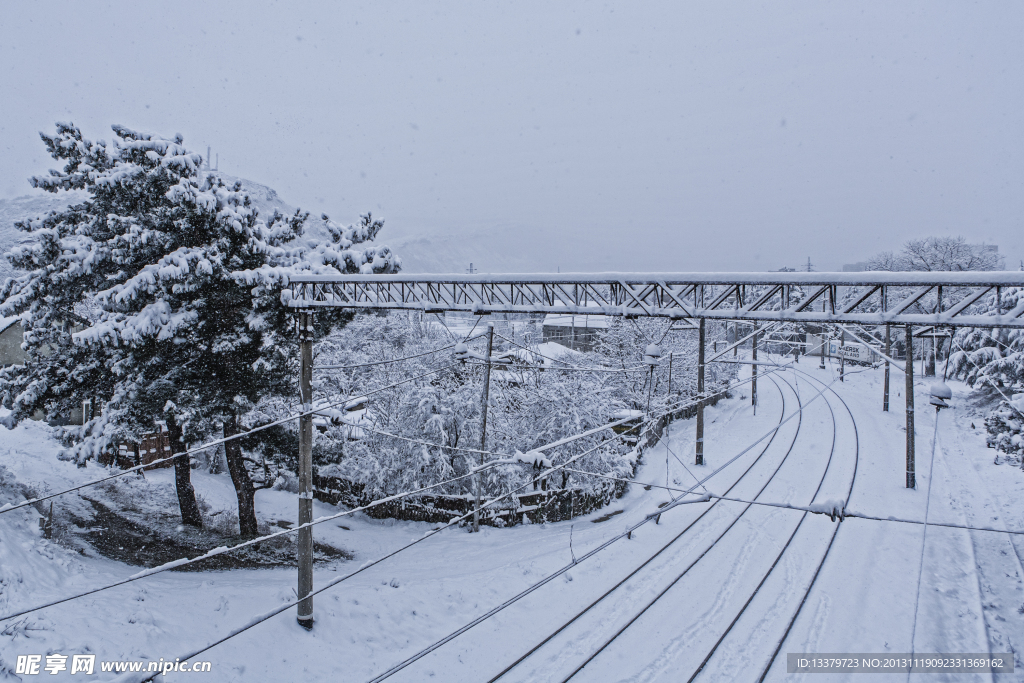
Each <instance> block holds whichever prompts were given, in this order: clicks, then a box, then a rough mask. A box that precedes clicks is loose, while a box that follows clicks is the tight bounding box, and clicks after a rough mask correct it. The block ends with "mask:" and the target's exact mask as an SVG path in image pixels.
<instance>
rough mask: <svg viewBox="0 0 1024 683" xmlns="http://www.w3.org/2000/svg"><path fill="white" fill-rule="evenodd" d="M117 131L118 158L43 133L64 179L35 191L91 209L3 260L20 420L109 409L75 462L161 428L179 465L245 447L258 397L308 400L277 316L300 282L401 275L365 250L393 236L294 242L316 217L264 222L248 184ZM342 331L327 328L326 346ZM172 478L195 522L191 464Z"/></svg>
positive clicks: (367, 223) (178, 143) (242, 481)
mask: <svg viewBox="0 0 1024 683" xmlns="http://www.w3.org/2000/svg"><path fill="white" fill-rule="evenodd" d="M113 129H114V133H115V138H114V140H113V144H112V145H107V144H106V143H105V142H103V141H100V142H96V143H93V142H90V141H89V140H86V139H85V138H84V137H83V136H82V134H81V132H80V131H79V130H78V128H76V127H75V126H74V125H72V124H58V125H57V133H56V134H55V135H53V136H48V135H42V137H43V141H44V143H45V144H46V146H47V149H48V151H49V152H50V154H51V156H53V158H54V159H57V160H60V161H64V162H65V163H66V165H65V167H64V169H63V170H61V171H51V172H50V175H49V176H44V177H36V178H33V179H32V184H33V185H34V186H36V187H39V188H42V189H44V190H47V191H50V192H60V191H65V190H85V191H86V192H88V193H89V198H88V199H87V200H86V201H84V202H82V203H80V204H77V205H75V206H72V207H70V208H69V209H68V210H66V211H63V212H59V213H51V214H50V215H49V216H46V217H45V218H42V219H33V220H26V221H24V222H22V223H20V224H19V225H18V227H19V228H20V229H21V230H24V231H25V232H27V233H29V234H30V235H32V236H33V237H35V240H34V241H32V242H30V243H28V244H25V245H22V246H20V247H17V248H15V249H13V250H12V251H11V252H10V253H8V254H7V257H8V259H9V260H10V261H11V263H12V265H13V266H14V267H16V268H18V269H20V270H22V271H24V272H23V273H21V274H19V275H17V276H16V277H14V278H10V279H8V280H7V281H6V282H5V283H4V285H3V288H2V290H0V300H2V303H0V315H15V314H16V315H21V316H22V320H23V327H24V330H25V333H24V347H25V349H26V352H27V355H28V361H27V362H26V364H25V365H24V366H16V367H12V368H7V369H5V370H4V371H3V372H2V374H0V392H2V397H3V401H4V403H5V405H7V406H9V407H10V408H11V409H12V410H13V417H14V419H15V420H19V419H22V418H24V417H27V416H29V415H31V414H32V413H33V412H34V411H36V410H44V411H45V412H47V413H48V414H50V415H56V414H59V413H61V412H64V411H66V410H67V409H68V408H69V407H70V405H72V404H75V403H77V402H78V401H80V400H82V399H83V398H85V397H90V398H91V397H99V398H102V399H109V403H108V404H107V407H106V409H105V410H104V411H103V413H102V414H100V415H97V416H96V417H94V418H93V419H91V420H89V421H88V422H86V424H84V425H83V426H82V427H80V428H77V429H69V430H67V438H68V440H69V447H68V449H67V450H66V451H65V454H64V456H65V457H68V458H73V459H76V460H79V461H84V460H86V459H88V458H91V457H94V456H96V455H98V454H99V453H101V452H103V451H105V450H108V449H110V448H112V447H114V446H115V444H116V443H117V442H118V441H121V440H128V439H137V438H138V436H139V435H140V434H141V433H144V432H148V431H152V429H153V426H154V420H156V419H164V420H166V422H167V426H168V430H169V432H170V436H171V440H172V444H173V448H174V450H175V452H180V451H181V450H183V444H184V443H186V442H194V441H197V440H199V439H201V438H203V437H206V436H208V435H210V434H212V433H215V432H216V431H218V430H219V429H223V433H224V434H225V435H226V436H234V435H236V434H239V433H241V432H242V431H244V429H245V427H244V426H243V425H244V424H245V422H246V419H245V418H246V414H247V413H249V412H250V411H252V409H253V407H254V406H255V405H256V404H257V403H258V402H259V401H260V400H261V399H264V398H265V397H267V396H270V395H278V396H292V397H294V395H295V394H296V391H295V384H294V382H295V377H296V375H297V372H296V367H295V365H296V361H295V358H296V357H297V354H296V353H295V346H296V336H295V335H294V334H293V333H292V330H291V324H292V322H291V314H290V313H289V310H288V308H287V307H285V306H282V304H281V288H282V286H283V285H285V284H287V282H288V280H289V278H290V277H291V276H292V275H293V274H295V273H299V272H310V271H312V272H319V273H333V274H336V273H344V272H375V273H387V272H394V271H396V270H397V269H398V268H399V267H400V261H399V260H398V259H397V258H395V257H394V256H393V255H392V254H391V252H390V251H389V250H388V249H387V247H368V248H363V249H359V248H356V245H359V244H360V243H362V242H366V241H368V240H371V239H373V238H374V237H375V236H376V234H377V233H378V232H379V230H380V228H381V226H382V222H381V221H379V220H373V219H372V217H371V216H370V215H369V214H367V216H365V217H364V219H363V221H362V222H361V223H360V224H359V225H356V226H351V227H349V228H341V227H338V226H336V225H334V224H333V223H331V222H330V221H328V228H329V229H330V231H331V235H332V241H331V243H329V244H320V245H316V247H315V248H312V249H308V248H304V247H303V245H301V244H300V243H299V242H298V241H297V239H296V238H298V237H299V236H300V235H301V234H302V231H303V226H304V223H305V221H306V219H307V216H308V214H303V213H299V212H296V213H295V214H294V215H291V216H283V215H280V214H279V213H275V214H274V215H273V216H270V217H268V218H267V219H266V220H265V219H264V218H263V217H261V216H260V215H259V212H258V210H257V209H256V208H255V207H254V206H253V204H252V202H251V201H250V199H249V197H248V196H247V195H246V193H245V191H244V189H243V188H242V187H241V184H240V183H235V184H233V185H231V186H227V185H225V184H224V183H223V182H222V181H221V180H220V179H219V178H218V177H217V176H216V175H215V174H208V173H203V172H202V171H201V159H200V157H199V155H198V154H195V153H192V152H189V151H188V150H187V149H186V148H185V147H184V146H183V144H182V143H183V141H182V138H181V136H176V137H175V138H173V139H165V138H162V137H160V136H156V135H150V134H144V133H139V132H135V131H132V130H129V129H127V128H124V127H122V126H114V127H113ZM324 219H325V220H327V217H326V216H325V217H324ZM89 311H92V312H93V313H92V315H91V316H90V315H86V314H85V313H87V312H89ZM344 319H345V315H344V314H341V313H338V312H334V313H323V314H319V315H317V316H316V321H317V332H318V334H321V335H322V334H323V333H325V332H327V331H328V330H329V329H330V328H331V327H332V325H334V324H336V323H338V322H339V321H342V320H344ZM271 436H272V435H271ZM225 450H226V454H227V461H228V467H229V471H230V473H231V478H232V481H233V483H234V485H235V489H236V492H237V495H238V507H239V525H240V530H241V532H242V534H243V535H252V534H255V533H256V518H255V513H254V507H253V495H254V493H255V490H256V484H254V482H253V477H252V475H251V474H250V472H249V469H248V468H247V461H246V456H245V454H244V453H243V449H242V444H240V443H239V440H237V439H236V440H233V441H229V442H228V443H227V444H226V446H225ZM176 474H177V477H176V480H177V483H178V495H179V502H181V507H182V517H183V519H185V520H186V521H188V522H190V523H193V524H196V523H199V516H198V510H196V509H195V500H194V493H193V492H192V487H191V484H190V483H189V481H188V464H187V462H185V459H184V458H179V459H177V460H176ZM267 485H269V484H267Z"/></svg>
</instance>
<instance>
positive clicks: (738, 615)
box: [491, 370, 859, 683]
mask: <svg viewBox="0 0 1024 683" xmlns="http://www.w3.org/2000/svg"><path fill="white" fill-rule="evenodd" d="M797 372H800V373H801V374H803V375H805V376H807V377H809V378H811V379H813V380H814V381H816V382H818V383H819V384H821V385H822V386H824V387H826V388H828V387H829V385H827V384H825V383H824V382H821V381H820V380H817V379H816V378H814V377H813V376H811V375H809V374H808V373H804V372H803V371H799V370H797ZM832 393H833V395H835V396H836V398H838V399H839V400H840V401H841V402H843V401H842V398H841V397H839V396H838V394H836V393H835V392H834V391H832ZM825 404H826V405H827V407H828V411H829V415H830V418H831V422H832V443H831V446H830V449H829V457H828V462H827V463H826V466H825V468H824V470H823V472H822V475H821V478H820V480H819V481H818V485H817V487H816V489H815V491H814V495H813V496H812V497H811V501H810V502H814V499H815V498H817V496H818V494H819V493H820V492H821V487H822V485H823V484H824V482H825V479H826V477H827V476H828V473H829V469H830V467H831V466H832V460H833V457H834V455H835V450H836V433H837V421H836V418H835V411H834V410H833V408H832V405H831V403H830V402H829V401H828V400H827V399H826V401H825ZM843 405H844V407H846V410H847V412H848V414H849V416H850V418H851V422H853V427H854V434H855V450H854V463H855V464H854V473H853V476H852V477H851V480H850V485H849V491H852V488H853V482H854V480H855V478H856V462H857V459H858V456H859V444H858V443H856V442H857V441H858V440H857V439H856V422H855V421H853V415H852V412H849V407H848V406H846V404H845V402H843ZM798 436H799V430H798V431H797V433H796V434H794V438H793V443H792V444H791V445H790V449H789V451H792V448H793V445H795V443H796V440H797V438H798ZM788 455H789V452H787V457H788ZM781 466H782V463H780V465H779V468H777V469H776V471H775V472H774V473H773V475H772V479H774V477H775V474H777V473H778V470H779V469H781ZM769 483H771V480H769V481H768V482H766V483H765V485H764V486H763V487H762V488H761V489H760V491H758V494H757V496H754V498H753V500H757V499H758V497H760V495H761V493H763V491H764V490H765V489H766V488H767V487H768V484H769ZM849 491H848V493H849ZM751 507H753V506H752V505H750V504H747V505H746V506H745V507H744V508H743V510H742V511H741V512H740V514H739V515H738V516H737V517H736V519H735V520H734V521H733V523H731V524H730V525H729V526H728V527H727V528H726V529H725V530H724V531H723V532H722V533H721V534H719V536H718V537H717V538H716V539H715V541H714V542H713V543H712V544H711V545H710V546H708V548H707V549H706V550H705V551H704V552H703V553H701V554H700V555H699V556H698V557H697V558H696V559H695V560H693V561H692V562H691V563H690V564H689V565H687V567H686V568H685V569H683V571H682V572H680V573H679V574H678V575H677V576H676V578H675V579H673V580H672V581H671V582H670V583H669V584H668V585H667V586H666V587H665V588H663V589H662V590H661V591H660V592H659V593H658V594H657V595H655V596H654V598H653V599H652V600H650V601H649V602H648V603H647V604H645V605H644V606H643V608H642V609H640V610H639V611H637V612H636V613H635V614H634V616H633V617H632V618H631V619H630V620H629V621H627V622H626V623H625V624H624V625H623V626H621V627H620V628H619V629H618V630H617V631H616V632H615V633H614V634H612V636H611V637H610V638H608V639H606V640H605V641H604V642H603V643H602V644H601V645H600V647H598V648H597V649H595V650H593V651H592V652H591V653H590V654H589V656H587V657H586V658H585V659H584V660H583V661H582V662H581V663H580V664H579V665H577V666H576V667H575V668H574V669H573V670H572V671H571V672H570V673H569V674H568V675H567V676H564V677H562V678H560V679H557V680H560V681H561V683H566V682H567V681H570V680H572V679H574V678H575V677H576V676H577V675H579V674H580V673H582V672H583V671H584V670H585V668H586V667H587V666H588V665H589V664H591V662H593V661H594V660H595V659H596V658H597V657H598V656H599V655H600V654H601V653H602V652H604V651H605V650H606V649H607V648H608V647H609V646H611V645H612V643H614V642H616V641H617V640H618V639H619V638H620V636H622V635H623V634H624V633H626V632H627V631H628V630H629V629H630V628H631V627H633V626H634V624H635V623H636V622H637V621H638V620H639V619H640V618H641V617H642V616H643V615H644V614H645V613H647V612H648V611H649V610H650V609H651V608H652V607H654V606H655V605H656V604H657V603H658V602H659V601H661V600H662V598H664V597H665V596H666V595H667V594H668V593H669V592H670V591H671V590H672V589H673V587H675V586H676V585H677V584H678V583H679V582H680V581H681V580H682V579H683V578H684V577H685V576H686V575H687V574H688V573H689V572H690V570H691V569H693V568H694V567H695V566H696V565H697V564H698V563H699V562H700V561H701V560H703V559H704V558H705V557H706V556H707V555H708V553H710V552H711V551H712V549H713V548H714V547H715V546H716V545H718V543H719V542H720V541H722V539H723V538H725V537H726V535H727V534H728V532H729V531H730V530H731V529H732V528H733V527H734V526H735V524H736V522H738V521H739V520H740V518H742V517H743V516H744V515H745V514H746V513H747V512H748V511H749V510H750V509H751ZM808 514H809V513H806V512H805V513H803V514H802V515H801V517H800V520H799V522H798V523H797V525H796V527H795V528H794V529H793V531H792V532H791V533H790V534H789V537H788V538H787V539H786V542H785V543H784V545H783V546H782V548H781V550H779V552H778V553H777V554H776V556H775V558H774V560H773V561H772V563H771V564H770V566H769V567H768V569H767V571H766V572H765V573H764V574H763V576H762V577H761V579H760V581H759V582H758V583H757V585H756V587H754V589H753V591H751V592H750V594H749V596H748V597H747V599H746V600H745V601H744V602H743V604H742V606H741V607H740V609H739V610H738V612H736V613H735V615H734V616H733V618H732V619H731V620H730V621H729V623H728V625H727V626H726V627H725V629H724V630H723V631H722V632H721V633H720V635H719V637H718V638H717V640H716V641H715V643H714V644H713V645H712V647H711V648H710V650H709V651H708V652H707V653H706V654H705V656H704V657H703V658H702V660H701V662H700V664H699V665H698V666H697V667H696V669H695V670H693V672H692V673H691V674H690V676H689V677H688V678H687V681H688V683H691V682H692V681H694V680H695V679H697V678H698V677H699V676H700V675H701V673H702V672H704V670H705V667H706V666H707V664H708V663H709V661H711V659H712V657H713V656H714V655H715V654H716V652H717V651H718V648H719V646H720V645H721V644H722V643H723V642H724V641H725V639H726V638H727V637H728V635H729V634H730V633H731V632H732V630H733V627H734V626H736V624H737V622H738V621H739V620H740V618H741V617H742V616H743V615H744V613H745V612H746V610H747V608H748V607H749V606H750V604H751V603H752V602H753V601H754V599H755V598H756V597H757V595H758V593H759V592H760V590H761V588H762V587H763V586H764V584H765V582H766V581H767V580H768V579H769V577H770V576H771V575H772V573H773V571H774V570H775V568H776V567H777V566H778V564H779V562H780V560H781V559H782V558H783V556H784V555H785V553H786V551H787V550H788V549H789V548H790V545H791V543H792V542H793V539H794V538H796V535H797V533H798V532H799V530H800V528H801V527H802V526H803V522H804V520H805V519H806V517H807V515H808ZM837 531H838V525H837V526H836V527H835V528H834V529H833V530H832V534H831V538H830V540H829V544H828V547H827V548H826V551H825V553H824V554H823V555H822V558H821V560H820V561H819V562H818V563H817V567H816V568H815V571H814V575H813V577H812V579H811V582H810V584H809V585H808V587H807V589H806V591H805V592H804V595H803V596H802V599H801V601H800V606H799V607H798V608H797V610H796V612H795V613H794V614H793V615H792V618H791V619H790V620H789V623H788V625H787V627H786V629H785V632H784V633H783V635H782V637H781V638H780V639H779V641H778V644H777V646H776V647H775V649H774V651H773V653H772V655H771V657H770V659H769V662H768V664H767V665H766V666H765V668H764V670H763V672H762V674H761V680H763V678H764V677H765V675H767V672H768V671H769V670H770V668H771V666H772V664H773V663H774V661H775V659H776V657H777V655H778V652H779V650H780V649H781V647H782V644H783V643H784V642H785V639H786V637H787V636H788V634H789V631H790V629H791V628H792V625H793V623H794V622H795V621H796V618H797V617H798V616H799V613H800V610H801V609H802V607H803V604H804V603H805V602H806V600H807V597H808V595H809V594H810V591H811V590H812V588H813V586H814V582H815V581H816V579H817V576H818V574H819V573H820V571H821V567H822V566H823V565H824V563H825V560H826V559H827V557H828V551H829V550H830V549H831V546H832V543H833V542H834V539H835V534H836V533H837ZM622 583H624V582H622ZM619 585H621V583H620V584H619ZM619 585H617V586H616V588H618V587H619ZM605 597H607V594H606V595H604V596H602V597H601V599H604V598H605ZM592 606H593V605H591V607H592ZM588 609H589V607H588ZM564 628H565V626H563V627H562V628H561V629H559V631H556V633H554V634H552V635H551V636H549V637H548V638H547V639H545V641H544V643H547V642H550V641H551V640H552V639H553V637H554V636H555V635H557V633H558V632H560V631H561V630H564ZM537 649H539V647H536V648H534V649H533V650H532V651H531V653H532V652H535V651H536V650H537ZM519 661H522V658H521V659H520V660H517V663H518V662H519ZM509 670H511V668H509V669H506V672H507V671H509ZM504 673H505V672H503V673H502V674H501V675H499V676H498V677H496V678H492V679H491V681H496V680H498V678H500V677H501V676H502V675H504ZM673 679H677V680H682V676H678V674H676V675H675V676H673Z"/></svg>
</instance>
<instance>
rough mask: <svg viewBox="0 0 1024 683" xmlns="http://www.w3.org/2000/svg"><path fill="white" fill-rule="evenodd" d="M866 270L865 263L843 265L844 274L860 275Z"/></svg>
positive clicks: (866, 264) (866, 265) (866, 263)
mask: <svg viewBox="0 0 1024 683" xmlns="http://www.w3.org/2000/svg"><path fill="white" fill-rule="evenodd" d="M867 269H868V262H867V261H857V262H856V263H844V264H843V272H844V273H860V272H863V271H865V270H867Z"/></svg>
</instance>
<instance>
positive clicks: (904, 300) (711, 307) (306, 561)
mask: <svg viewBox="0 0 1024 683" xmlns="http://www.w3.org/2000/svg"><path fill="white" fill-rule="evenodd" d="M1006 287H1024V272H1020V271H974V272H881V271H870V272H844V273H817V272H806V273H796V272H770V273H577V274H574V273H547V274H538V273H526V274H506V275H501V274H488V275H482V274H479V273H472V274H466V275H430V274H398V275H372V274H368V275H363V274H359V275H334V276H320V275H308V276H298V277H294V278H292V279H291V281H290V283H289V284H288V285H287V286H286V287H285V289H284V291H283V292H282V302H283V303H284V304H285V305H287V306H288V307H290V308H293V309H297V310H298V311H300V313H301V315H300V316H299V317H300V323H299V328H300V341H301V343H300V346H301V347H302V348H301V351H300V356H301V370H300V379H301V382H300V384H301V386H300V392H301V394H302V400H303V405H304V406H305V405H307V404H308V402H310V401H311V397H312V390H311V370H312V353H311V348H312V346H311V344H312V342H311V339H309V335H308V334H305V330H307V329H308V325H309V323H308V316H309V315H310V314H312V313H313V312H314V311H315V310H316V309H317V308H350V309H363V310H373V309H401V310H417V311H424V312H442V311H463V312H467V313H473V314H477V315H487V314H490V313H537V314H548V315H568V316H574V315H585V316H593V315H595V314H603V315H605V316H622V317H627V318H638V317H661V318H669V319H690V320H693V321H698V323H699V326H700V331H701V334H700V346H701V348H700V354H699V364H700V366H701V367H700V368H699V370H701V371H703V367H704V365H705V364H706V362H713V361H714V360H715V359H716V358H717V356H716V357H715V358H712V359H709V360H707V361H705V359H704V349H703V346H704V338H705V335H704V334H703V331H704V330H703V327H704V325H703V323H704V321H705V320H707V319H711V320H720V321H747V322H752V323H759V322H763V323H783V322H792V323H805V324H816V325H822V324H835V323H846V324H860V325H872V326H874V325H885V326H886V328H887V330H888V327H889V326H890V325H902V326H904V327H905V330H906V338H907V339H912V338H913V326H914V325H919V326H921V325H926V326H943V327H983V328H1016V329H1024V301H1021V302H1020V303H1018V304H1017V305H1016V306H1015V307H1014V308H1012V309H1009V310H1007V311H1005V312H1002V309H1001V308H999V309H998V310H1000V312H1001V314H999V315H978V314H976V313H975V312H974V311H973V310H972V308H971V307H972V306H973V305H974V304H976V303H979V302H980V301H982V299H983V298H984V297H986V296H989V295H993V294H994V295H995V297H996V300H997V302H998V301H1001V300H1002V296H1001V295H1002V290H1003V289H1004V288H1006ZM754 330H755V332H754V334H753V335H751V336H755V335H756V334H757V326H755V328H754ZM886 337H887V340H888V334H887V335H886ZM755 339H756V336H755ZM742 341H743V340H740V342H737V344H734V346H736V345H738V344H739V343H741V342H742ZM886 347H887V352H886V354H885V357H886V360H888V345H886ZM755 348H756V341H755ZM723 353H724V352H723ZM718 355H722V354H718ZM822 360H824V356H823V357H822ZM755 367H756V366H755ZM887 370H888V367H887ZM912 372H913V362H912V360H911V361H910V362H907V363H906V369H905V374H906V386H907V396H906V420H907V444H906V486H907V488H915V487H916V479H915V472H914V448H915V447H914V391H913V389H914V388H913V375H912ZM700 374H703V372H701V373H700ZM754 391H755V392H756V388H755V389H754ZM754 395H756V394H754ZM752 398H753V396H752ZM755 401H756V399H755ZM884 401H885V408H886V409H887V408H888V372H886V386H885V399H884ZM702 413H703V404H702V403H701V404H698V420H699V422H700V423H701V424H702V423H703V414H702ZM702 437H703V434H700V435H698V438H699V441H698V444H697V449H696V455H697V457H698V458H699V459H702V456H703V438H702ZM311 443H312V422H311V421H310V423H309V425H308V426H307V425H305V424H303V425H302V428H301V429H300V445H299V456H300V457H299V481H300V487H301V488H302V492H301V493H300V501H299V519H300V522H302V521H303V520H304V519H307V520H308V519H311V516H312V515H311V513H312V508H311V504H312V490H311V486H310V485H308V484H305V482H306V481H307V480H311V476H312V458H311ZM699 461H700V460H698V462H699ZM311 548H312V537H311V536H309V538H301V537H300V543H299V558H298V559H299V586H298V588H299V590H298V598H299V600H300V601H302V602H301V605H300V608H299V621H300V623H302V624H303V625H304V626H306V627H307V628H308V627H309V626H311V624H312V619H313V614H312V597H310V595H311V593H312V571H313V567H312V553H311V552H310V551H311Z"/></svg>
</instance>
